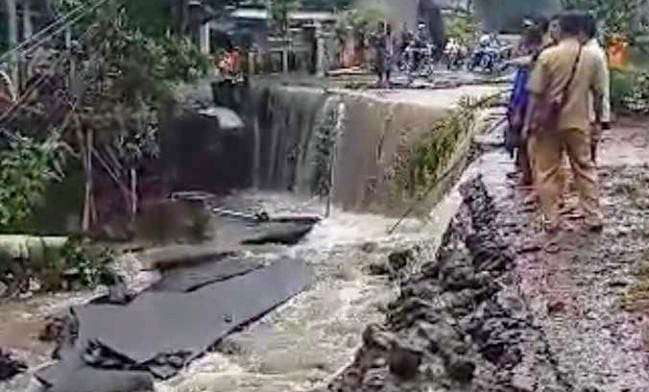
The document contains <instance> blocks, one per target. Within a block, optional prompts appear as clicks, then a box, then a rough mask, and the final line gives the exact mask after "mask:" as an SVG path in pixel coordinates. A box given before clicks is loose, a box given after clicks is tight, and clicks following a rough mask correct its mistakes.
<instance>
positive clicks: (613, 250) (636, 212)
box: [327, 124, 649, 392]
mask: <svg viewBox="0 0 649 392" xmlns="http://www.w3.org/2000/svg"><path fill="white" fill-rule="evenodd" d="M647 135H648V132H647V129H646V127H645V126H640V125H638V124H631V125H629V124H623V125H622V126H621V127H620V128H618V129H614V130H613V131H611V132H610V133H609V134H608V135H606V137H605V143H604V146H603V149H602V154H601V157H602V161H601V168H600V173H599V176H600V181H601V184H602V186H601V191H602V205H603V207H604V210H605V215H606V227H605V229H604V232H603V233H601V234H597V233H591V232H588V231H587V230H586V229H585V228H584V227H583V224H582V223H583V220H582V219H581V217H580V215H579V214H578V211H577V209H576V208H575V207H576V203H577V200H576V195H575V194H574V193H569V194H568V196H567V198H566V208H565V211H564V214H565V217H566V218H567V219H568V220H569V221H571V222H572V224H573V225H574V226H575V230H574V231H572V232H567V233H564V234H562V236H560V237H559V245H560V248H559V251H558V252H554V251H553V250H552V249H549V251H552V253H548V251H545V250H544V249H543V247H542V244H543V242H544V238H545V237H544V234H543V233H542V231H541V224H540V221H539V215H538V213H537V209H536V208H534V206H529V205H525V203H524V199H525V198H526V196H527V193H526V192H525V191H523V190H521V189H519V188H518V187H517V185H516V184H517V178H516V176H512V175H509V174H510V173H511V172H512V171H513V167H512V163H511V160H510V159H509V158H508V157H507V156H506V155H505V153H504V152H502V151H500V150H499V149H497V148H496V149H493V148H491V149H490V150H489V151H488V152H486V153H485V154H483V155H482V156H480V157H479V158H478V159H477V161H476V162H475V164H474V165H473V166H472V167H471V168H470V169H469V170H468V171H467V173H465V176H473V175H477V174H481V175H482V177H481V180H473V181H470V182H468V183H467V184H465V185H463V186H462V207H461V212H460V213H459V214H458V215H457V217H456V218H455V221H454V223H453V225H452V226H451V228H450V230H449V231H448V233H447V235H446V236H445V239H444V243H443V244H444V245H443V247H442V248H441V250H440V252H439V254H438V255H437V257H436V259H435V260H434V261H427V260H425V259H424V260H423V269H422V273H420V274H416V275H413V276H412V277H411V278H410V279H408V280H406V281H404V282H403V283H402V284H401V285H400V287H399V288H400V297H399V299H398V300H397V301H395V302H393V303H392V304H391V305H389V307H388V311H387V312H386V322H385V323H382V324H377V325H372V326H370V327H368V328H367V329H366V331H365V333H364V334H363V341H364V345H363V348H361V349H360V350H359V351H358V352H357V354H356V356H355V358H354V361H353V363H352V364H351V365H350V366H349V367H348V368H346V369H345V370H344V371H343V372H341V373H340V374H339V375H338V376H337V377H336V378H335V380H334V381H333V382H331V383H330V384H329V385H328V387H327V390H329V391H364V390H367V391H369V390H372V391H377V390H383V391H409V390H412V391H430V390H434V391H455V390H457V391H460V390H461V391H466V390H474V391H633V392H644V391H646V390H647V386H648V385H649V373H648V371H647V369H648V367H647V364H648V363H649V345H648V344H647V336H648V335H647V331H649V328H648V326H649V318H648V317H647V313H648V312H647V306H646V300H645V299H646V297H647V294H646V292H647V291H646V287H647V286H646V271H647V262H646V243H647V240H648V239H649V232H648V231H647V222H649V216H648V215H647V214H648V212H647V211H648V209H647V207H648V206H649V193H648V191H647V189H648V187H647V185H649V182H648V181H649V175H648V174H647V168H648V167H647V164H646V161H647V158H646V156H647V155H646V148H647V144H646V143H639V142H638V141H642V142H644V141H646V140H647ZM429 260H430V259H429ZM639 277H642V278H643V279H645V280H644V281H639ZM630 304H631V305H632V306H630Z"/></svg>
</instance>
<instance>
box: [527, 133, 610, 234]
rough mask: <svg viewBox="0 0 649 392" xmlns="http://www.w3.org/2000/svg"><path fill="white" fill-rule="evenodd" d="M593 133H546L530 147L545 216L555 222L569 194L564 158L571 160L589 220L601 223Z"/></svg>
mask: <svg viewBox="0 0 649 392" xmlns="http://www.w3.org/2000/svg"><path fill="white" fill-rule="evenodd" d="M590 147H591V134H590V131H584V130H581V129H563V130H560V131H554V132H550V131H547V132H546V131H542V132H541V133H538V134H536V135H535V137H534V142H533V143H531V144H530V149H531V150H532V154H531V155H532V157H533V158H532V162H533V164H532V166H533V168H534V170H535V175H534V179H535V185H536V188H537V192H538V194H539V196H540V199H541V205H542V208H543V213H544V214H545V216H546V218H547V219H549V220H550V221H551V222H558V220H559V205H560V202H561V199H562V196H563V193H564V191H565V190H566V184H565V181H566V179H565V177H566V176H565V175H563V173H562V172H563V170H562V163H563V156H564V155H563V154H564V153H565V154H566V155H567V156H568V160H569V161H570V167H571V170H572V173H573V177H574V181H575V187H576V189H577V192H578V193H579V199H580V205H581V208H582V209H583V211H584V213H585V214H586V217H587V218H595V219H601V218H602V213H601V210H600V206H599V191H598V189H597V172H596V169H595V165H594V163H593V161H592V159H591V150H590Z"/></svg>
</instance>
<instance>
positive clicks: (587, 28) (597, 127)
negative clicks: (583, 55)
mask: <svg viewBox="0 0 649 392" xmlns="http://www.w3.org/2000/svg"><path fill="white" fill-rule="evenodd" d="M597 33H598V32H597V20H596V19H595V17H593V16H592V15H588V16H587V17H586V20H585V21H584V28H583V32H582V36H583V38H582V39H583V41H584V42H585V44H584V49H583V50H585V51H589V52H591V53H593V54H594V55H596V56H597V57H599V58H600V59H602V60H603V62H604V63H605V64H608V59H607V56H606V51H605V50H604V48H602V46H601V45H600V44H599V41H598V40H597V35H598V34H597ZM603 77H604V78H605V83H603V86H604V90H603V91H602V92H601V94H600V95H601V96H599V97H596V96H594V95H593V94H592V93H591V95H590V104H589V107H590V122H591V125H592V127H593V132H592V142H591V155H592V158H593V162H596V161H597V147H598V144H599V142H600V140H601V138H602V131H603V130H609V129H611V87H610V71H609V69H608V67H606V69H605V74H604V75H603ZM598 113H601V118H597V117H598Z"/></svg>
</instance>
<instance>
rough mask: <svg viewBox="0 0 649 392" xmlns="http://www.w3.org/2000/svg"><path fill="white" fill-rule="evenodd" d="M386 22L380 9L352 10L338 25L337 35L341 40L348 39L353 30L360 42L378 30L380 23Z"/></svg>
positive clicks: (344, 15)
mask: <svg viewBox="0 0 649 392" xmlns="http://www.w3.org/2000/svg"><path fill="white" fill-rule="evenodd" d="M384 20H385V14H384V13H383V12H382V11H381V10H378V9H374V8H368V9H351V10H349V11H346V12H344V13H343V15H342V16H341V17H340V18H338V21H337V23H336V34H337V35H338V38H339V39H344V38H345V37H347V34H348V31H349V30H352V31H353V33H354V35H355V36H356V37H357V38H358V39H359V41H360V42H364V41H365V39H366V38H367V37H369V36H370V34H371V33H372V32H373V31H374V30H375V29H376V26H377V24H378V23H379V22H381V21H384Z"/></svg>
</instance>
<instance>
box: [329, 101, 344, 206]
mask: <svg viewBox="0 0 649 392" xmlns="http://www.w3.org/2000/svg"><path fill="white" fill-rule="evenodd" d="M346 111H347V107H346V106H345V103H344V102H342V101H341V102H339V103H338V105H337V106H336V126H335V127H334V132H333V135H332V139H333V146H332V147H333V148H332V149H331V160H330V162H329V192H328V195H327V209H326V211H325V218H329V217H331V204H332V202H333V200H332V199H333V196H334V186H335V181H336V156H337V154H336V152H337V150H338V140H339V138H340V136H341V135H342V133H343V129H344V128H343V127H344V124H345V116H346Z"/></svg>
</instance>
